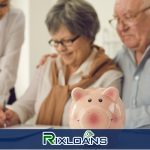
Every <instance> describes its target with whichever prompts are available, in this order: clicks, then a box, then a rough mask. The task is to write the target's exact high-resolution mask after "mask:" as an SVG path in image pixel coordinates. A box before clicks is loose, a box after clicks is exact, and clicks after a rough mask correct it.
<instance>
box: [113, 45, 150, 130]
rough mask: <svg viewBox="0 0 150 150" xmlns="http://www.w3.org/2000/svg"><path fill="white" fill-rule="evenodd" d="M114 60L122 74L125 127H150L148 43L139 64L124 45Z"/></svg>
mask: <svg viewBox="0 0 150 150" xmlns="http://www.w3.org/2000/svg"><path fill="white" fill-rule="evenodd" d="M115 61H116V62H117V64H118V65H119V67H120V68H121V70H122V72H123V74H124V79H123V87H122V99H123V102H124V105H125V108H126V124H125V128H128V129H129V128H150V45H149V46H148V47H147V49H146V51H145V53H144V55H143V58H142V61H141V62H140V64H139V65H137V64H136V63H135V58H134V52H133V51H132V50H129V49H127V48H125V47H123V48H122V50H121V51H120V52H119V54H118V55H117V56H116V58H115Z"/></svg>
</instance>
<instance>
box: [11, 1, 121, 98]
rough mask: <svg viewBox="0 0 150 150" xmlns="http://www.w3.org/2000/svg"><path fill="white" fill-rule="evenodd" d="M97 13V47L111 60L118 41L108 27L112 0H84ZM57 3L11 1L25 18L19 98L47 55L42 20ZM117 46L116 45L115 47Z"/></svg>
mask: <svg viewBox="0 0 150 150" xmlns="http://www.w3.org/2000/svg"><path fill="white" fill-rule="evenodd" d="M87 1H89V2H90V3H91V4H92V5H93V6H94V7H95V9H96V11H97V13H98V15H99V19H100V22H101V31H100V33H98V35H97V38H96V44H98V45H102V46H103V47H104V48H105V49H106V53H107V54H109V55H110V56H111V57H113V56H114V55H115V53H116V52H117V49H118V46H120V44H119V45H118V38H117V37H116V38H114V36H116V33H115V31H114V30H112V28H111V26H110V25H109V24H108V20H109V19H111V17H112V14H113V5H114V1H115V0H87ZM55 2H56V0H12V4H13V6H15V7H19V8H21V9H22V10H23V11H24V13H25V17H26V30H25V36H26V38H25V43H24V45H23V49H22V53H21V58H20V65H19V71H18V79H17V83H16V89H17V95H18V97H20V96H21V95H22V94H23V93H24V91H25V89H26V88H27V86H28V85H29V82H30V80H31V78H32V76H33V74H34V70H35V67H36V65H37V64H38V62H39V59H40V58H41V56H42V55H43V54H46V53H50V52H51V49H50V46H49V45H48V42H47V41H48V40H49V35H48V31H47V28H46V26H45V17H46V14H47V12H48V10H49V9H50V7H51V6H52V5H53V4H54V3H55ZM114 43H117V44H114Z"/></svg>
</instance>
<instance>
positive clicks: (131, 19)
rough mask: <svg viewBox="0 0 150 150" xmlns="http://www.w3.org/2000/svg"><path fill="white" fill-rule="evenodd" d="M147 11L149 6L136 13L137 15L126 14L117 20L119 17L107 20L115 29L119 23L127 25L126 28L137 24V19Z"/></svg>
mask: <svg viewBox="0 0 150 150" xmlns="http://www.w3.org/2000/svg"><path fill="white" fill-rule="evenodd" d="M148 9H150V6H149V7H146V8H144V9H142V10H140V11H138V12H137V13H135V14H127V15H124V16H123V17H122V18H119V17H114V18H113V19H111V20H109V23H110V24H111V25H112V26H113V27H115V28H116V27H117V25H118V24H119V23H121V22H123V23H124V24H126V25H128V26H132V25H134V24H136V22H137V17H138V16H139V15H140V14H141V13H143V12H145V11H147V10H148Z"/></svg>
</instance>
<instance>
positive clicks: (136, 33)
mask: <svg viewBox="0 0 150 150" xmlns="http://www.w3.org/2000/svg"><path fill="white" fill-rule="evenodd" d="M143 2H144V1H143V0H116V4H115V13H114V16H115V17H116V18H117V20H118V23H117V27H116V29H117V32H118V34H119V36H120V38H121V40H122V42H123V43H124V44H125V45H126V46H127V47H128V48H130V49H132V50H133V51H141V52H144V51H145V48H146V47H147V46H148V45H149V44H150V12H148V11H150V6H145V5H144V3H143ZM148 13H149V14H148Z"/></svg>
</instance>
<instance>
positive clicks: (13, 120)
mask: <svg viewBox="0 0 150 150" xmlns="http://www.w3.org/2000/svg"><path fill="white" fill-rule="evenodd" d="M4 124H6V126H12V125H16V124H20V119H19V117H18V115H17V114H16V113H15V112H14V111H13V110H11V109H7V110H6V111H5V112H3V111H2V109H1V108H0V127H1V128H3V127H5V126H4Z"/></svg>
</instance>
